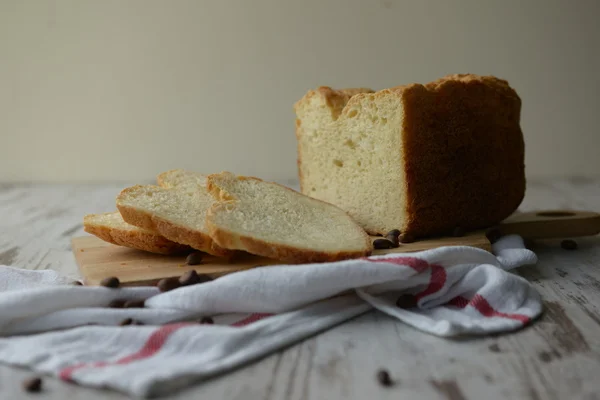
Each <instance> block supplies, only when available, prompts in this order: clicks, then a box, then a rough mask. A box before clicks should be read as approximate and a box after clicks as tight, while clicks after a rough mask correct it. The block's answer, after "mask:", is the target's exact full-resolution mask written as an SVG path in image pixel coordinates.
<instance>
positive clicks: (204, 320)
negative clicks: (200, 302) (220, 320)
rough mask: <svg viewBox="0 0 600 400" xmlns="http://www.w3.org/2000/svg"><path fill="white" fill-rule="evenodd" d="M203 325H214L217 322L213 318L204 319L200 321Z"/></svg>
mask: <svg viewBox="0 0 600 400" xmlns="http://www.w3.org/2000/svg"><path fill="white" fill-rule="evenodd" d="M200 323H201V324H214V323H215V321H214V320H213V319H212V318H211V317H202V319H201V320H200Z"/></svg>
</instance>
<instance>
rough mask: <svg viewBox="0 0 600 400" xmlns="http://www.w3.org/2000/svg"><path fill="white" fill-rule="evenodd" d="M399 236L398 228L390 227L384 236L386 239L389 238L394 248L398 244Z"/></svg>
mask: <svg viewBox="0 0 600 400" xmlns="http://www.w3.org/2000/svg"><path fill="white" fill-rule="evenodd" d="M399 237H400V230H398V229H392V230H391V231H389V232H388V233H386V235H385V238H386V239H387V240H389V241H390V242H392V244H393V245H394V248H395V247H398V246H400V240H399Z"/></svg>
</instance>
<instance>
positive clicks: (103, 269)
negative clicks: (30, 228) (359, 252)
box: [0, 232, 491, 286]
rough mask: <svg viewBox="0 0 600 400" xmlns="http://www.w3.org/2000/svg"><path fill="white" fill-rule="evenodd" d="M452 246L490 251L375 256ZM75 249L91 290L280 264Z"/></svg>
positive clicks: (477, 241) (99, 246)
mask: <svg viewBox="0 0 600 400" xmlns="http://www.w3.org/2000/svg"><path fill="white" fill-rule="evenodd" d="M373 239H375V238H373ZM450 245H462V246H472V247H477V248H481V249H483V250H487V251H489V250H491V245H490V242H489V241H488V240H487V238H486V236H485V233H484V232H472V233H470V234H468V235H465V236H463V237H445V238H438V239H430V240H422V241H418V242H414V243H403V244H401V245H400V247H398V248H395V249H387V250H375V251H374V252H373V255H383V254H392V253H407V252H414V251H421V250H427V249H431V248H436V247H440V246H450ZM72 249H73V254H74V255H75V259H76V261H77V264H78V266H79V271H80V273H81V276H82V277H83V281H84V283H85V284H86V285H90V286H94V285H98V284H99V283H100V281H101V280H102V279H104V278H106V277H110V276H116V277H118V278H119V280H120V281H121V283H122V284H123V285H125V286H138V285H147V284H155V283H156V282H157V281H159V280H160V279H162V278H170V277H176V276H180V275H181V274H183V273H184V272H186V271H188V270H191V269H194V270H196V271H197V272H198V273H201V274H206V275H210V276H213V277H216V276H221V275H224V274H228V273H232V272H236V271H241V270H244V269H248V268H254V267H257V266H264V265H277V264H280V262H278V261H277V260H273V259H269V258H265V257H257V256H252V255H248V256H244V257H239V258H237V259H235V260H231V261H229V262H227V261H225V260H223V259H221V258H218V257H214V256H210V255H205V256H204V258H203V262H202V264H201V265H197V266H194V267H190V266H187V265H186V264H185V258H186V256H185V255H184V256H164V255H159V254H152V253H148V252H144V251H138V250H133V249H128V248H125V247H121V246H116V245H113V244H110V243H106V242H104V241H102V240H100V239H98V238H96V237H95V236H81V237H75V238H73V240H72ZM0 257H1V254H0Z"/></svg>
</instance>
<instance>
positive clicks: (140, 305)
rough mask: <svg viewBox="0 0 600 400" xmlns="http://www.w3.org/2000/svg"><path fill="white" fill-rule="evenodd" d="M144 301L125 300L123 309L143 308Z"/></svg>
mask: <svg viewBox="0 0 600 400" xmlns="http://www.w3.org/2000/svg"><path fill="white" fill-rule="evenodd" d="M145 302H146V300H145V299H136V300H127V301H126V302H125V304H123V307H125V308H144V303H145Z"/></svg>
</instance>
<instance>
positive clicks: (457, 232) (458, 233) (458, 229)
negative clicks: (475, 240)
mask: <svg viewBox="0 0 600 400" xmlns="http://www.w3.org/2000/svg"><path fill="white" fill-rule="evenodd" d="M452 236H454V237H461V236H465V230H464V229H463V228H461V227H460V226H457V227H456V228H454V230H453V231H452Z"/></svg>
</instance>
